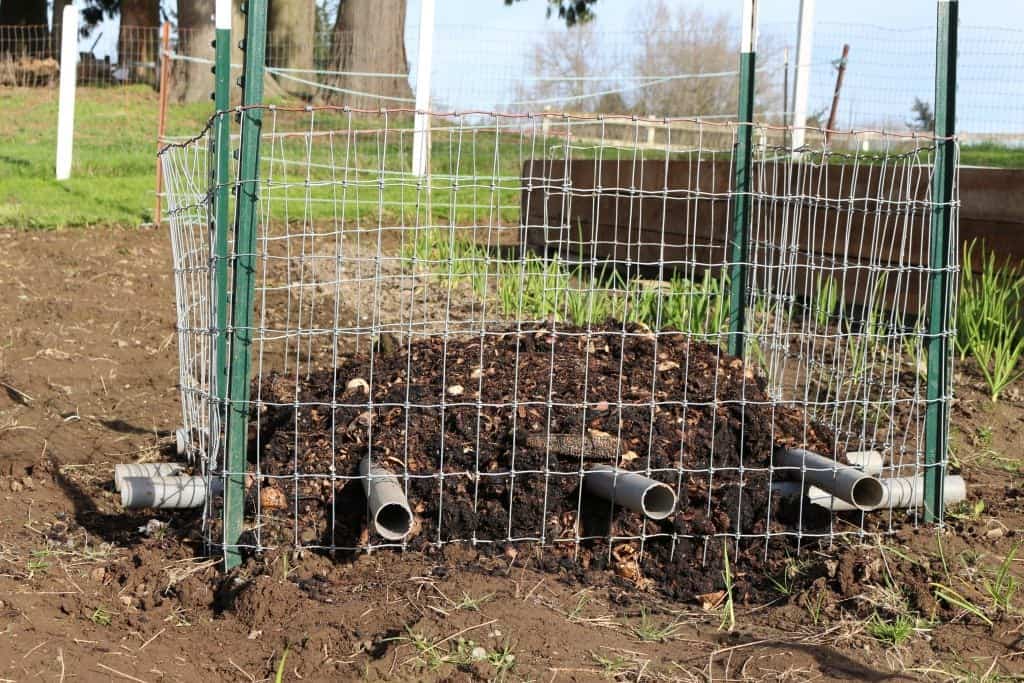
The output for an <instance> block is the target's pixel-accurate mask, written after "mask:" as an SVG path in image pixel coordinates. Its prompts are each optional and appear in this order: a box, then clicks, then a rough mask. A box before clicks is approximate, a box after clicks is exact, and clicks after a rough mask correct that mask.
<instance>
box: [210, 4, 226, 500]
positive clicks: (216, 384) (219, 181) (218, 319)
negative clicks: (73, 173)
mask: <svg viewBox="0 0 1024 683" xmlns="http://www.w3.org/2000/svg"><path fill="white" fill-rule="evenodd" d="M215 22H216V23H215V26H216V33H215V37H214V49H215V55H214V67H213V74H214V75H213V84H214V90H213V101H214V110H215V111H216V112H217V120H216V122H215V124H214V128H213V135H214V164H213V166H214V167H213V169H212V171H213V178H212V179H213V211H212V212H211V218H212V221H213V222H212V225H211V237H212V239H211V240H210V244H211V245H212V247H213V271H212V272H213V292H214V294H213V297H214V300H213V310H214V315H215V320H214V322H213V325H214V327H215V333H214V334H215V338H214V339H215V343H214V349H213V354H214V356H213V381H212V387H211V392H210V393H211V395H212V397H213V401H212V410H211V411H210V420H209V425H210V441H209V448H210V456H211V457H214V458H216V457H223V455H224V452H223V451H222V450H221V449H222V448H223V446H224V443H223V441H222V440H221V438H220V434H221V431H220V426H219V422H220V420H221V418H222V416H223V415H224V412H223V411H224V405H225V401H226V400H227V388H228V374H227V373H228V358H227V352H228V333H227V327H228V306H229V305H230V302H229V301H228V230H229V229H230V228H229V225H228V221H229V217H228V204H229V202H230V196H229V195H230V192H231V185H230V178H229V170H230V168H231V165H230V164H231V119H230V116H231V114H230V113H228V111H227V110H228V108H229V107H230V106H231V0H217V5H216V14H215ZM225 483H227V482H225ZM225 489H227V487H225Z"/></svg>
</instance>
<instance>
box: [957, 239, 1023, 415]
mask: <svg viewBox="0 0 1024 683" xmlns="http://www.w3.org/2000/svg"><path fill="white" fill-rule="evenodd" d="M976 244H977V243H976V242H971V243H970V244H969V245H968V246H967V248H966V249H965V250H964V264H965V266H964V268H963V271H962V273H961V283H960V298H959V305H958V309H957V334H956V348H957V350H958V351H959V353H960V357H961V359H963V358H966V357H967V356H968V355H970V356H973V357H974V360H975V361H977V363H978V369H979V370H980V371H981V374H982V376H983V377H984V379H985V383H986V384H987V385H988V388H989V394H990V396H991V398H992V400H993V401H998V400H999V395H1000V394H1001V393H1002V391H1003V390H1004V389H1005V388H1006V387H1007V386H1008V385H1009V384H1011V383H1012V382H1014V381H1016V380H1017V379H1019V378H1020V377H1021V376H1024V369H1022V370H1018V369H1017V368H1018V366H1019V364H1020V359H1021V356H1024V312H1022V310H1021V307H1022V306H1024V272H1022V270H1021V268H1020V267H1019V266H1015V267H1011V266H1009V265H1005V264H1004V265H1000V264H999V259H998V258H997V256H996V253H995V251H988V252H985V251H984V247H982V254H981V264H982V267H981V272H980V273H975V272H974V270H973V268H972V267H971V264H972V263H973V260H972V259H973V255H974V249H975V246H976Z"/></svg>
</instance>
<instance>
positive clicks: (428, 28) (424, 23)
mask: <svg viewBox="0 0 1024 683" xmlns="http://www.w3.org/2000/svg"><path fill="white" fill-rule="evenodd" d="M416 54H417V57H416V116H415V119H414V123H413V134H412V174H413V175H414V176H416V177H422V176H425V175H426V174H427V167H428V166H429V162H430V115H429V113H428V112H429V111H430V71H431V61H432V59H433V55H434V0H423V2H422V4H421V5H420V38H419V46H418V48H417V53H416Z"/></svg>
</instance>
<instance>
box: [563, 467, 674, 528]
mask: <svg viewBox="0 0 1024 683" xmlns="http://www.w3.org/2000/svg"><path fill="white" fill-rule="evenodd" d="M583 487H584V488H585V489H586V490H587V491H589V492H590V493H592V494H594V495H595V496H599V497H600V498H604V499H605V500H610V501H611V502H613V503H615V504H616V505H621V506H622V507H624V508H628V509H630V510H633V511H634V512H639V513H641V514H643V515H645V516H646V517H649V518H651V519H665V518H666V517H668V516H669V515H671V514H672V512H673V511H674V510H675V508H676V494H675V492H674V491H673V490H672V488H671V487H670V486H669V485H668V484H663V483H661V482H660V481H655V480H653V479H651V478H650V477H645V476H644V475H642V474H639V473H637V472H630V471H629V470H622V469H617V468H615V467H609V466H607V465H598V466H596V467H594V468H593V469H592V470H590V471H588V472H584V474H583Z"/></svg>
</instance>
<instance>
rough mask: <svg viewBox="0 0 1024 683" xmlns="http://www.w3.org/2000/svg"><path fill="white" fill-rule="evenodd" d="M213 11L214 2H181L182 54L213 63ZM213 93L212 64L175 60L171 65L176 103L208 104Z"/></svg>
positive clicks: (184, 0)
mask: <svg viewBox="0 0 1024 683" xmlns="http://www.w3.org/2000/svg"><path fill="white" fill-rule="evenodd" d="M213 9H214V0H179V2H178V49H177V50H176V51H177V53H178V54H180V55H186V56H188V57H198V58H200V59H204V60H206V59H208V60H210V61H213V47H212V46H211V45H210V43H212V42H213V38H214V26H213V21H212V20H211V19H210V17H212V16H213ZM236 42H237V40H236ZM212 92H213V74H212V73H211V72H210V64H207V63H201V62H189V61H184V60H175V61H174V63H173V64H172V65H171V97H172V98H173V99H174V100H175V101H177V102H204V101H208V100H209V99H210V93H212Z"/></svg>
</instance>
